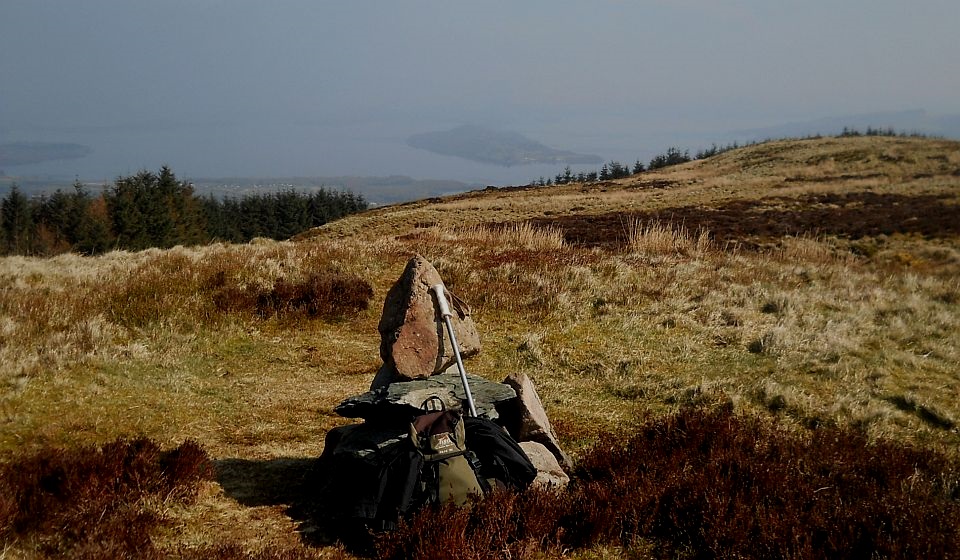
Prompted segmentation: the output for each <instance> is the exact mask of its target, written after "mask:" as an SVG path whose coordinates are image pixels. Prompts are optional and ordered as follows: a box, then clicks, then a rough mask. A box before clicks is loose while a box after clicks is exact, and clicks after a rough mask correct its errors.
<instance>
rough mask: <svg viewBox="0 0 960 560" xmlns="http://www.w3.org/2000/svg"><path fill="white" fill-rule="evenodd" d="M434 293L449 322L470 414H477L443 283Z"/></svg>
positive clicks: (451, 338) (452, 343)
mask: <svg viewBox="0 0 960 560" xmlns="http://www.w3.org/2000/svg"><path fill="white" fill-rule="evenodd" d="M430 289H431V290H433V293H435V294H436V295H437V305H439V306H440V315H442V316H443V321H444V323H446V324H447V333H448V334H449V335H450V345H451V346H453V357H454V358H456V359H457V369H459V370H460V381H461V382H463V392H464V393H465V394H466V396H467V407H468V409H469V411H470V416H474V417H476V416H477V406H476V405H475V404H474V402H473V394H472V393H470V384H469V382H467V370H466V368H464V367H463V358H461V357H460V347H459V346H458V345H457V335H455V334H454V332H453V320H452V319H451V318H452V317H453V313H451V312H450V306H449V305H447V296H446V294H445V293H444V288H443V284H435V285H434V286H433V287H432V288H430Z"/></svg>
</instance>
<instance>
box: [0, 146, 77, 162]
mask: <svg viewBox="0 0 960 560" xmlns="http://www.w3.org/2000/svg"><path fill="white" fill-rule="evenodd" d="M91 152H93V150H92V149H91V148H90V147H89V146H84V145H82V144H65V143H52V142H11V143H7V144H0V165H29V164H32V163H42V162H45V161H52V160H58V159H78V158H82V157H86V156H88V155H90V153H91Z"/></svg>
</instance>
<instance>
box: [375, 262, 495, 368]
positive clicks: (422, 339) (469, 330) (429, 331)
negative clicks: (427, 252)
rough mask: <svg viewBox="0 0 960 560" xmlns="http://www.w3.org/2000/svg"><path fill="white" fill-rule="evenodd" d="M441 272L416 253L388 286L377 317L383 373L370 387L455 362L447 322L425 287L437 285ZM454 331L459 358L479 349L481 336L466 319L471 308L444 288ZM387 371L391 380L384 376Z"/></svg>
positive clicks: (433, 295) (441, 281)
mask: <svg viewBox="0 0 960 560" xmlns="http://www.w3.org/2000/svg"><path fill="white" fill-rule="evenodd" d="M442 283H443V280H442V279H441V278H440V273H438V272H437V269H436V268H434V267H433V265H432V264H430V262H429V261H427V260H426V259H424V258H423V257H421V256H420V255H416V256H414V257H413V258H412V259H410V261H409V262H408V263H407V266H406V268H405V269H404V271H403V274H402V275H401V276H400V279H399V280H397V282H396V283H395V284H394V285H393V287H392V288H390V291H389V292H388V293H387V297H386V299H385V300H384V302H383V313H382V314H381V316H380V324H379V326H378V330H379V331H380V357H381V358H383V362H384V368H385V371H383V370H382V371H381V374H383V375H378V376H377V380H376V381H375V385H379V384H385V383H390V382H393V381H409V380H413V379H422V378H425V377H429V376H431V375H433V374H435V373H440V372H442V371H444V370H446V369H447V368H448V367H450V366H451V365H452V364H454V363H456V361H455V358H454V355H453V345H452V344H451V343H450V340H449V336H448V335H447V331H446V325H445V323H444V321H443V318H442V317H440V314H439V312H438V309H439V308H438V307H437V302H436V300H435V298H436V295H435V294H434V292H432V291H431V290H430V288H431V287H432V286H434V285H436V284H442ZM444 291H445V293H447V294H448V300H452V301H448V302H449V304H450V309H451V311H453V318H452V321H453V329H454V333H455V334H456V338H457V342H458V343H459V347H460V354H461V357H463V358H467V357H470V356H473V355H475V354H476V353H477V352H479V351H480V337H479V335H478V334H477V328H476V326H475V325H474V323H473V319H471V318H470V309H469V307H467V305H466V304H465V303H463V302H462V301H460V300H459V299H457V298H456V297H453V296H452V295H451V294H450V293H449V292H447V291H446V290H444ZM387 373H389V374H390V375H392V376H393V377H392V378H389V377H390V376H388V375H387Z"/></svg>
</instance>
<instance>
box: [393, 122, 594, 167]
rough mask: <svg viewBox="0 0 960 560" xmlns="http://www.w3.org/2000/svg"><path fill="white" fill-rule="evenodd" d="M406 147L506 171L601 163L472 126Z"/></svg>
mask: <svg viewBox="0 0 960 560" xmlns="http://www.w3.org/2000/svg"><path fill="white" fill-rule="evenodd" d="M407 144H409V145H410V146H413V147H414V148H419V149H421V150H428V151H431V152H434V153H437V154H441V155H445V156H456V157H460V158H464V159H469V160H472V161H478V162H480V163H492V164H494V165H502V166H505V167H510V166H513V165H525V164H530V163H556V164H599V163H603V158H601V157H599V156H595V155H589V154H578V153H575V152H570V151H566V150H557V149H554V148H551V147H549V146H545V145H543V144H541V143H539V142H537V141H536V140H531V139H530V138H527V137H526V136H523V135H522V134H519V133H516V132H509V131H499V130H490V129H487V128H483V127H479V126H471V125H465V126H459V127H457V128H454V129H453V130H447V131H443V132H427V133H423V134H415V135H413V136H411V137H410V138H409V139H407Z"/></svg>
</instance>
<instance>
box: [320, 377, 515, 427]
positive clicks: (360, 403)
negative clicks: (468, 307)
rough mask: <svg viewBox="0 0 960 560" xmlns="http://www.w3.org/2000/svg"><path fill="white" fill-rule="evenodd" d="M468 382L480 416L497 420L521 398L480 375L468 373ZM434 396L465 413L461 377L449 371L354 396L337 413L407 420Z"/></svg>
mask: <svg viewBox="0 0 960 560" xmlns="http://www.w3.org/2000/svg"><path fill="white" fill-rule="evenodd" d="M467 382H468V383H470V393H471V394H472V395H473V400H474V404H476V406H477V414H478V415H479V416H482V417H484V418H490V419H496V418H497V416H498V413H497V406H498V405H501V406H502V403H505V402H507V401H510V400H515V399H516V396H517V393H516V391H514V390H513V388H512V387H510V386H509V385H504V384H503V383H494V382H492V381H487V380H486V379H484V378H482V377H478V376H476V375H470V374H467ZM433 397H435V398H438V399H440V400H441V401H442V402H443V404H444V406H445V408H447V409H461V410H465V409H466V398H467V395H466V392H464V390H463V383H462V382H461V381H460V374H459V373H453V372H446V373H441V374H438V375H434V376H432V377H429V378H427V379H417V380H414V381H395V382H393V383H390V384H388V385H384V386H381V387H377V388H375V389H372V390H370V391H367V392H366V393H363V394H361V395H356V396H353V397H350V398H348V399H346V400H344V401H343V402H341V403H340V404H339V405H337V407H336V408H334V411H335V412H336V413H337V414H339V415H340V416H344V417H346V418H366V419H368V420H369V419H381V418H382V419H389V418H403V417H409V416H411V415H414V414H419V413H422V412H423V409H422V408H421V406H422V405H423V403H424V402H425V401H427V400H428V399H430V398H433Z"/></svg>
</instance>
